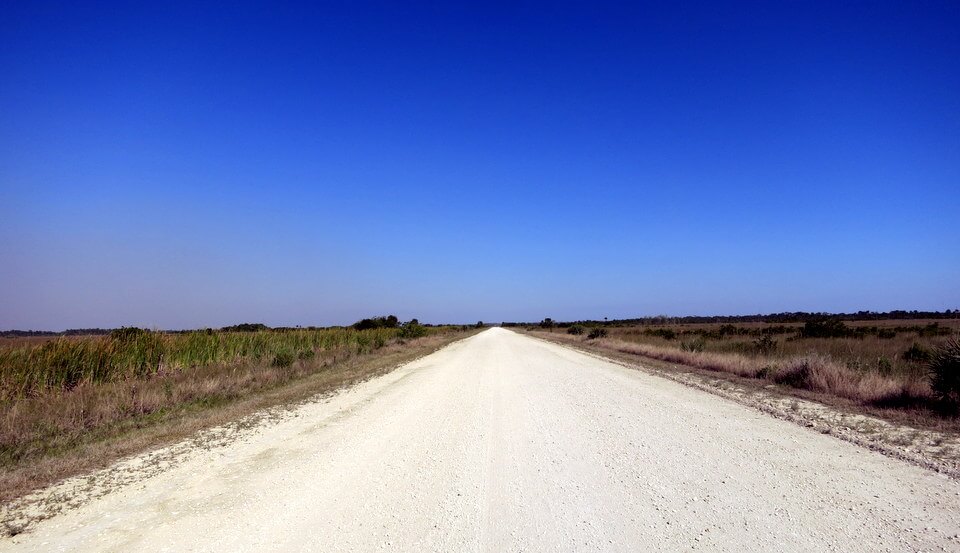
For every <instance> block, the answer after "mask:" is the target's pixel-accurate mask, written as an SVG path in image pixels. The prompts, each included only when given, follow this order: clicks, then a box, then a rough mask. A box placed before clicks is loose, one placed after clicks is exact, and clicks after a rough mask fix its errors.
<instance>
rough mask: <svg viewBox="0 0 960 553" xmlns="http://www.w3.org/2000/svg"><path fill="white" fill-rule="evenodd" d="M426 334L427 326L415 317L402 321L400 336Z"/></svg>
mask: <svg viewBox="0 0 960 553" xmlns="http://www.w3.org/2000/svg"><path fill="white" fill-rule="evenodd" d="M426 335H427V328H426V327H425V326H423V325H422V324H420V322H419V321H417V320H416V319H413V320H411V321H410V322H408V323H404V325H403V326H402V327H400V338H407V339H412V338H422V337H424V336H426Z"/></svg>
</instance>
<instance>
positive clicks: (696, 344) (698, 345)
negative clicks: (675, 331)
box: [680, 338, 707, 352]
mask: <svg viewBox="0 0 960 553" xmlns="http://www.w3.org/2000/svg"><path fill="white" fill-rule="evenodd" d="M706 345H707V343H706V342H705V341H704V340H703V338H695V339H693V340H690V341H689V342H680V350H681V351H697V352H698V351H703V348H704V347H706Z"/></svg>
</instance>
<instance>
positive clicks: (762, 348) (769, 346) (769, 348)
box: [753, 334, 777, 355]
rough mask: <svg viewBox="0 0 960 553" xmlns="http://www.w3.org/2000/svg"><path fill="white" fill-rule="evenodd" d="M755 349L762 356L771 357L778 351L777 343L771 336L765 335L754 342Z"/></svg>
mask: <svg viewBox="0 0 960 553" xmlns="http://www.w3.org/2000/svg"><path fill="white" fill-rule="evenodd" d="M753 348H754V349H755V350H757V353H759V354H761V355H769V354H770V353H773V352H774V351H775V350H776V349H777V341H776V340H774V339H773V337H772V336H770V335H769V334H764V335H763V336H761V337H759V338H757V339H756V340H754V341H753Z"/></svg>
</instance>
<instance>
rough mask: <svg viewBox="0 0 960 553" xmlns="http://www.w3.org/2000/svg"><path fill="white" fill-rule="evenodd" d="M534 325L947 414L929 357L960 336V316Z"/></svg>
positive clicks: (871, 401) (882, 404) (704, 365)
mask: <svg viewBox="0 0 960 553" xmlns="http://www.w3.org/2000/svg"><path fill="white" fill-rule="evenodd" d="M530 330H534V331H537V332H550V333H553V334H554V335H564V336H565V337H566V339H568V340H569V339H572V338H575V339H576V340H582V341H586V342H591V343H593V344H594V345H598V346H602V347H604V348H607V349H611V350H615V351H618V352H622V353H629V354H635V355H639V356H643V357H649V358H652V359H658V360H661V361H667V362H670V363H679V364H683V365H688V366H691V367H696V368H700V369H705V370H710V371H718V372H725V373H731V374H735V375H737V376H740V377H748V378H757V379H762V380H767V381H771V382H773V383H776V384H781V385H784V386H789V387H793V388H798V389H805V390H811V391H814V392H818V393H822V394H828V395H833V396H836V397H839V398H843V399H845V400H850V401H852V402H857V403H860V404H863V405H870V406H874V407H879V408H889V409H900V410H921V411H923V412H926V413H928V414H929V415H937V416H942V413H941V412H940V411H938V409H937V408H936V402H935V401H934V394H933V392H932V389H931V379H930V370H929V368H928V360H929V359H930V357H931V355H932V354H933V352H935V351H936V350H937V349H938V348H940V347H942V346H944V345H945V344H947V343H948V342H949V341H950V340H952V339H956V338H957V337H958V336H960V320H957V319H941V320H930V321H927V320H906V321H905V320H881V321H851V322H840V321H836V320H825V321H817V322H814V323H786V324H771V323H741V324H729V323H726V324H719V323H704V324H673V325H623V326H618V325H614V324H608V325H596V326H594V327H591V326H581V325H572V324H562V325H548V326H547V327H530ZM581 332H582V334H581ZM591 336H592V337H591Z"/></svg>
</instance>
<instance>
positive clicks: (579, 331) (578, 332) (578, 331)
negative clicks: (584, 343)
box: [567, 325, 583, 336]
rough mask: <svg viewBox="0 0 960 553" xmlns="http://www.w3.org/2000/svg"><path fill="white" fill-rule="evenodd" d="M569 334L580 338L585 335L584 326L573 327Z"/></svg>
mask: <svg viewBox="0 0 960 553" xmlns="http://www.w3.org/2000/svg"><path fill="white" fill-rule="evenodd" d="M567 334H573V335H574V336H580V335H581V334H583V326H581V325H573V326H571V327H570V328H568V329H567Z"/></svg>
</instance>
